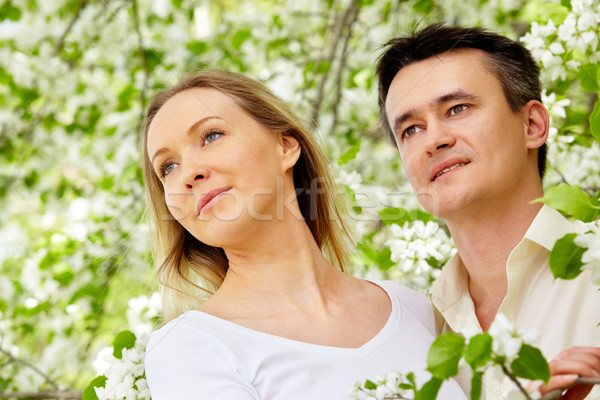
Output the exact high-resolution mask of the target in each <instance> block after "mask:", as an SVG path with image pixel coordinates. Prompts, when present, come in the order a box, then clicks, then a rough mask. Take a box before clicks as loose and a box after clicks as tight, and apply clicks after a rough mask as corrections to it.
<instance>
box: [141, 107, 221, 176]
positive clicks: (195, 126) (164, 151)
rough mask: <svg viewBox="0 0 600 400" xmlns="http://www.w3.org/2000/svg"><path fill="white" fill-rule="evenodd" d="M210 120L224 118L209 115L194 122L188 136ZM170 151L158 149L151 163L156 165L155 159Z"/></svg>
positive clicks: (164, 148)
mask: <svg viewBox="0 0 600 400" xmlns="http://www.w3.org/2000/svg"><path fill="white" fill-rule="evenodd" d="M210 119H220V120H223V118H221V117H219V116H218V115H209V116H207V117H204V118H200V119H199V120H198V121H196V122H194V123H193V124H192V125H191V126H190V127H189V128H188V130H187V132H186V136H189V135H191V134H193V133H194V131H195V130H196V129H198V127H199V126H200V125H202V124H204V123H205V122H206V121H208V120H210ZM168 151H169V148H168V147H162V148H160V149H158V150H157V151H156V153H154V155H153V156H152V160H151V161H150V163H151V164H154V159H155V158H156V157H158V156H160V155H161V154H163V153H166V152H168Z"/></svg>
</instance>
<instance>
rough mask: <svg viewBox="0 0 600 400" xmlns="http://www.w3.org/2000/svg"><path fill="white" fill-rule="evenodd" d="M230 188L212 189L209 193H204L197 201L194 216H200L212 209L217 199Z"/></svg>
mask: <svg viewBox="0 0 600 400" xmlns="http://www.w3.org/2000/svg"><path fill="white" fill-rule="evenodd" d="M230 189H231V188H230V187H223V188H219V189H213V190H211V191H210V192H208V193H206V194H205V195H204V196H202V197H201V198H200V200H198V206H197V209H196V216H199V215H202V214H204V213H206V212H207V211H208V210H210V209H211V208H212V206H213V205H214V204H215V203H216V202H217V201H219V199H220V198H221V197H222V196H223V195H224V194H225V193H226V192H227V191H229V190H230Z"/></svg>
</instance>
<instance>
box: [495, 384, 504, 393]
mask: <svg viewBox="0 0 600 400" xmlns="http://www.w3.org/2000/svg"><path fill="white" fill-rule="evenodd" d="M494 392H496V394H498V395H500V394H502V393H504V388H503V387H502V386H496V389H494Z"/></svg>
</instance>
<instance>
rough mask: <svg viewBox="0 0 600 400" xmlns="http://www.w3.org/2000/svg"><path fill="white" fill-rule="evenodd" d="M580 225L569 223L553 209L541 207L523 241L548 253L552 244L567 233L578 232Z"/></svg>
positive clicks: (545, 206) (577, 222)
mask: <svg viewBox="0 0 600 400" xmlns="http://www.w3.org/2000/svg"><path fill="white" fill-rule="evenodd" d="M580 227H582V225H581V224H580V223H579V221H576V222H570V221H569V220H567V219H566V218H565V217H564V216H563V215H562V214H561V213H559V212H558V211H556V210H555V209H554V208H551V207H548V206H547V205H545V204H544V205H543V206H542V208H541V209H540V211H539V212H538V214H537V215H536V217H535V218H534V220H533V222H532V223H531V225H530V226H529V229H528V230H527V232H526V233H525V236H524V238H523V239H527V240H530V241H532V242H534V243H537V244H539V245H540V246H542V247H544V248H545V249H547V250H548V251H551V250H552V247H554V243H555V242H556V241H557V240H558V239H560V238H561V237H563V236H565V235H566V234H568V233H574V232H579V231H580V230H581V229H580Z"/></svg>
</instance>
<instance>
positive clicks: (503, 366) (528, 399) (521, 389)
mask: <svg viewBox="0 0 600 400" xmlns="http://www.w3.org/2000/svg"><path fill="white" fill-rule="evenodd" d="M502 372H504V375H506V376H508V379H510V380H511V381H512V382H513V383H514V384H515V385H516V386H517V388H519V390H520V391H521V393H523V395H524V396H525V397H526V398H527V400H532V399H531V396H530V395H529V393H527V390H525V388H524V387H523V385H521V382H519V380H518V379H517V377H516V376H514V375H513V373H512V372H510V371H509V370H508V368H506V366H505V365H504V364H502Z"/></svg>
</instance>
